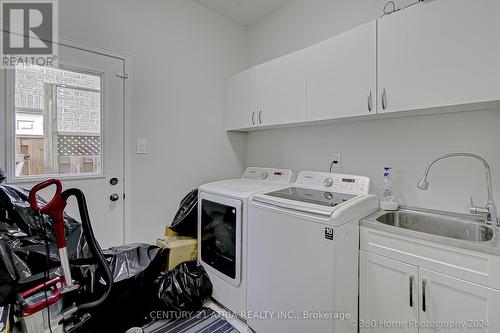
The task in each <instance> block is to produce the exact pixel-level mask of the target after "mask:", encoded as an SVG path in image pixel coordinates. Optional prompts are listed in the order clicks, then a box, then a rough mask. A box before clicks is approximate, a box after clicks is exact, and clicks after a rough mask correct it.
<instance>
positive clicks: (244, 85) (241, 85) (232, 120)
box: [225, 67, 257, 130]
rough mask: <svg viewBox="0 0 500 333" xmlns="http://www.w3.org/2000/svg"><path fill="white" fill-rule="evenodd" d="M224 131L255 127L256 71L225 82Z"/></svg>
mask: <svg viewBox="0 0 500 333" xmlns="http://www.w3.org/2000/svg"><path fill="white" fill-rule="evenodd" d="M225 111H226V129H228V130H236V129H243V128H249V127H252V126H254V125H257V71H256V69H255V67H254V68H250V69H247V70H246V71H243V72H241V73H238V74H236V75H234V76H232V77H230V78H229V79H227V81H226V106H225Z"/></svg>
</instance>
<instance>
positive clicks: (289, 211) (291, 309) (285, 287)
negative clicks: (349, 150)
mask: <svg viewBox="0 0 500 333" xmlns="http://www.w3.org/2000/svg"><path fill="white" fill-rule="evenodd" d="M369 187H370V179H369V178H367V177H361V176H352V175H341V174H333V173H323V172H309V171H303V172H301V173H300V174H299V175H298V176H297V181H296V182H295V184H294V185H292V186H287V187H282V188H281V189H279V190H272V191H267V192H265V193H262V194H256V195H255V196H253V197H252V199H251V201H250V208H249V213H248V220H249V221H251V223H249V225H248V303H247V304H248V314H249V317H248V321H247V323H248V325H249V326H250V327H251V328H252V329H253V330H254V331H256V332H257V333H277V332H287V333H293V332H297V333H303V332H310V333H313V332H314V333H316V332H318V333H333V332H335V333H337V332H339V333H345V332H356V331H357V324H356V323H355V322H356V321H357V313H358V249H359V220H360V219H361V218H363V217H365V216H367V215H368V214H370V213H372V212H375V211H376V210H377V209H378V199H377V197H376V196H375V195H369V194H368V191H369Z"/></svg>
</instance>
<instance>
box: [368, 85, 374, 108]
mask: <svg viewBox="0 0 500 333" xmlns="http://www.w3.org/2000/svg"><path fill="white" fill-rule="evenodd" d="M372 109H373V99H372V92H371V90H370V92H369V93H368V111H369V112H372Z"/></svg>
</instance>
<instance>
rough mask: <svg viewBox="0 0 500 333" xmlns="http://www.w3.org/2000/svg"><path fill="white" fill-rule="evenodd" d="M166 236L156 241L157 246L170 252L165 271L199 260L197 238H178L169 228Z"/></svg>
mask: <svg viewBox="0 0 500 333" xmlns="http://www.w3.org/2000/svg"><path fill="white" fill-rule="evenodd" d="M165 234H166V236H165V237H164V238H158V239H157V240H156V245H158V246H159V247H161V248H166V249H169V250H170V251H169V254H168V259H167V268H166V269H165V271H167V272H168V271H171V270H172V269H174V268H175V267H176V266H177V265H179V264H180V263H183V262H185V261H192V260H196V259H197V258H198V240H197V239H196V238H194V237H185V236H178V235H177V234H176V233H175V232H173V231H172V230H170V229H169V228H167V229H166V231H165Z"/></svg>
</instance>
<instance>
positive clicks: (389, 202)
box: [380, 167, 399, 210]
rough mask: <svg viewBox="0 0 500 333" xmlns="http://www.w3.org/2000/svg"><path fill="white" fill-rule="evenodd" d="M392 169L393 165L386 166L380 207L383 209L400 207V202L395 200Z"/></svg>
mask: <svg viewBox="0 0 500 333" xmlns="http://www.w3.org/2000/svg"><path fill="white" fill-rule="evenodd" d="M391 170H392V168H391V167H384V187H383V190H382V198H381V200H380V208H381V209H383V210H397V209H398V207H399V205H398V203H397V202H394V191H393V189H392V179H391Z"/></svg>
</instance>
